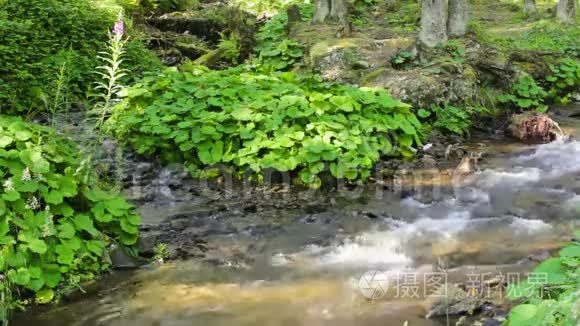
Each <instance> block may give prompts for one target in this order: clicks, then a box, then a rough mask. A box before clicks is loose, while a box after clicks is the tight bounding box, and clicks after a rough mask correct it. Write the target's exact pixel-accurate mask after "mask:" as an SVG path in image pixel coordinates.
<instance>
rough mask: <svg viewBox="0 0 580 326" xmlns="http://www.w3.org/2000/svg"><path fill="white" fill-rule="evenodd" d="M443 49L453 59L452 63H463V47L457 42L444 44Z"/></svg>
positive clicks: (452, 41)
mask: <svg viewBox="0 0 580 326" xmlns="http://www.w3.org/2000/svg"><path fill="white" fill-rule="evenodd" d="M443 48H444V49H445V51H446V52H447V54H449V55H450V56H451V57H452V58H453V61H455V62H458V63H463V62H464V61H465V47H464V46H463V44H461V43H460V42H459V41H457V40H451V41H449V42H447V43H446V44H444V45H443Z"/></svg>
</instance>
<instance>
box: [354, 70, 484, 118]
mask: <svg viewBox="0 0 580 326" xmlns="http://www.w3.org/2000/svg"><path fill="white" fill-rule="evenodd" d="M450 67H452V68H453V69H454V70H455V71H454V72H450V71H448V69H451V68H450ZM362 80H363V83H362V84H363V85H364V86H369V87H380V88H385V89H387V90H388V91H389V92H390V93H391V94H392V95H393V96H394V97H396V98H398V99H401V100H402V101H404V102H406V103H409V104H411V105H413V106H414V107H416V108H424V107H428V106H429V105H431V104H443V103H447V102H449V103H459V102H466V101H470V100H471V99H473V98H474V97H475V95H476V90H477V72H476V71H475V70H474V69H473V68H472V67H470V66H469V65H458V64H455V65H452V66H448V65H442V66H441V65H433V66H431V67H430V68H429V69H421V68H416V69H411V70H394V69H388V68H382V69H377V70H374V71H372V72H370V73H369V74H367V75H366V76H365V77H364V78H363V79H362Z"/></svg>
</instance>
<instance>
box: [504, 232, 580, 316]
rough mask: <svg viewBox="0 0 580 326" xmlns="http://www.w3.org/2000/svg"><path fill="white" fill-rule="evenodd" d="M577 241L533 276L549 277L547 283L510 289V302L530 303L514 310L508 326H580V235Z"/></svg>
mask: <svg viewBox="0 0 580 326" xmlns="http://www.w3.org/2000/svg"><path fill="white" fill-rule="evenodd" d="M576 238H577V239H576V241H574V242H573V243H571V244H570V245H569V246H567V247H565V248H564V249H562V250H561V251H560V255H559V257H554V258H550V259H548V260H546V261H544V262H543V263H541V264H540V265H538V266H537V267H536V268H535V269H534V271H533V273H535V274H537V275H541V274H543V275H546V276H547V282H546V283H544V284H537V283H540V282H530V281H529V280H527V281H523V282H520V283H518V284H510V285H509V286H508V291H507V293H508V298H509V299H511V300H518V299H522V298H525V299H526V300H527V302H526V303H525V304H521V305H518V306H516V307H515V308H513V309H512V310H511V312H510V314H509V317H508V320H507V321H506V323H505V324H504V325H507V326H534V325H550V326H552V325H554V326H560V325H561V326H568V325H569V326H572V325H578V324H579V323H580V316H579V315H578V303H579V302H580V242H579V241H578V239H580V232H576Z"/></svg>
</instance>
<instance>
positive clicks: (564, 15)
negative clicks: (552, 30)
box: [556, 0, 576, 23]
mask: <svg viewBox="0 0 580 326" xmlns="http://www.w3.org/2000/svg"><path fill="white" fill-rule="evenodd" d="M556 16H557V17H558V20H559V21H561V22H562V23H572V22H574V20H575V19H576V0H560V1H558V7H557V9H556Z"/></svg>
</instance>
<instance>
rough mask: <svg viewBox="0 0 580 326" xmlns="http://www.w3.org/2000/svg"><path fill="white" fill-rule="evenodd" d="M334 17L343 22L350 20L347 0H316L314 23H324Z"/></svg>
mask: <svg viewBox="0 0 580 326" xmlns="http://www.w3.org/2000/svg"><path fill="white" fill-rule="evenodd" d="M328 19H332V20H334V21H337V22H339V23H341V24H345V23H347V21H348V4H347V0H316V3H315V11H314V18H313V19H312V22H313V23H324V22H326V21H327V20H328Z"/></svg>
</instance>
